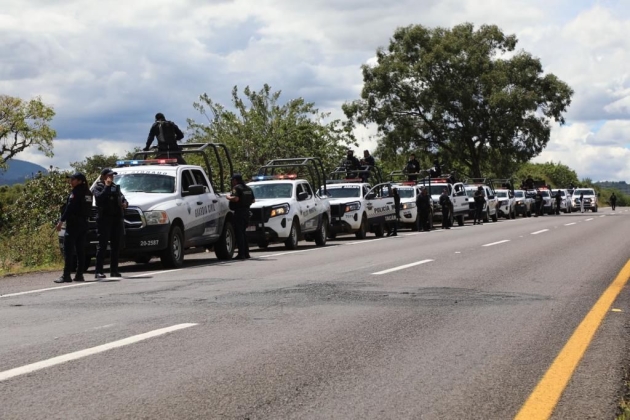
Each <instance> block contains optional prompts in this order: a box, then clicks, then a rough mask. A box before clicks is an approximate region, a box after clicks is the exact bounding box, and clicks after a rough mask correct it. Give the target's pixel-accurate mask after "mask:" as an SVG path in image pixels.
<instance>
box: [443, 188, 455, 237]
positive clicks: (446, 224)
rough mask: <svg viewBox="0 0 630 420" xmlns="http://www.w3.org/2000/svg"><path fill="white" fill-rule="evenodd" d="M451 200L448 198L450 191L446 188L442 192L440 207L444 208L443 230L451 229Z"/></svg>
mask: <svg viewBox="0 0 630 420" xmlns="http://www.w3.org/2000/svg"><path fill="white" fill-rule="evenodd" d="M452 205H453V203H451V198H450V197H449V196H448V189H447V188H444V189H443V190H442V195H441V196H440V206H442V229H450V228H451V224H450V220H451V206H452Z"/></svg>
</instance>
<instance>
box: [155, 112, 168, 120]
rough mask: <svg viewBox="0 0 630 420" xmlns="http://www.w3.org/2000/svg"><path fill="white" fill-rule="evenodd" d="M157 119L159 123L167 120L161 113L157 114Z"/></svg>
mask: <svg viewBox="0 0 630 420" xmlns="http://www.w3.org/2000/svg"><path fill="white" fill-rule="evenodd" d="M155 119H156V120H157V121H161V120H165V119H166V118H165V117H164V114H162V113H161V112H158V113H157V114H155Z"/></svg>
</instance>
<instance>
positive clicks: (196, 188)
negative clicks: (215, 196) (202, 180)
mask: <svg viewBox="0 0 630 420" xmlns="http://www.w3.org/2000/svg"><path fill="white" fill-rule="evenodd" d="M204 192H206V190H205V188H204V186H203V185H191V186H189V187H188V191H182V196H183V197H186V196H189V195H201V194H203V193H204Z"/></svg>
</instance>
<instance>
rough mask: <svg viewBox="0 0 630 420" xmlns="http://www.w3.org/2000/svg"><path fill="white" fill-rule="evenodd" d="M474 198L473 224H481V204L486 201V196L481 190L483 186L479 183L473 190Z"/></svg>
mask: <svg viewBox="0 0 630 420" xmlns="http://www.w3.org/2000/svg"><path fill="white" fill-rule="evenodd" d="M473 199H474V200H475V217H474V220H473V225H483V215H482V214H483V205H484V203H485V202H486V197H485V194H484V192H483V187H482V186H481V185H480V186H479V187H478V188H477V191H475V195H474V198H473Z"/></svg>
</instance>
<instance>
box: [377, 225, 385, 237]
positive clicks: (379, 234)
mask: <svg viewBox="0 0 630 420" xmlns="http://www.w3.org/2000/svg"><path fill="white" fill-rule="evenodd" d="M374 236H376V237H377V238H382V237H383V236H385V225H383V224H382V223H381V224H380V225H377V226H374Z"/></svg>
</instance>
